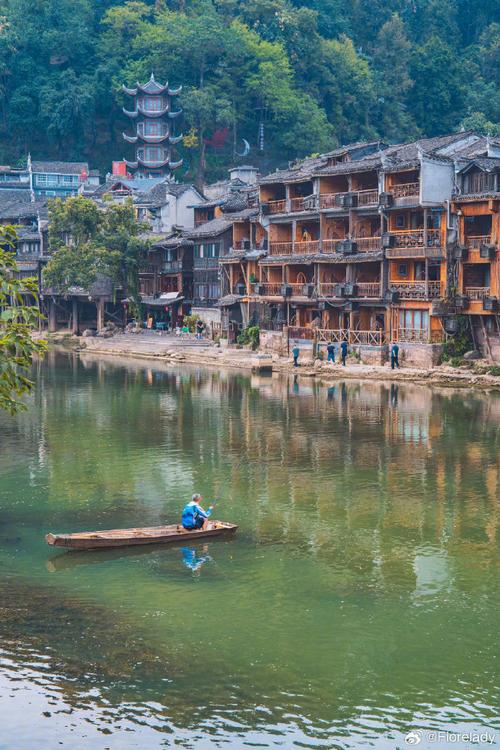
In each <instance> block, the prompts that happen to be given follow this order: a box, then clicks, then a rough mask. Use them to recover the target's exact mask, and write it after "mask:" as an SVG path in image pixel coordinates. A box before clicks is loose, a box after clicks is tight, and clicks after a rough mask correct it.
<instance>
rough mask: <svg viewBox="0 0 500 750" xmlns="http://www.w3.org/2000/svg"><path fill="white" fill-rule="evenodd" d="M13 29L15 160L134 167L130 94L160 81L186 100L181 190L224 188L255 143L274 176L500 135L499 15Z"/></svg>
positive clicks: (402, 4) (225, 2)
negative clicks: (192, 183) (288, 163)
mask: <svg viewBox="0 0 500 750" xmlns="http://www.w3.org/2000/svg"><path fill="white" fill-rule="evenodd" d="M0 14H1V15H2V16H3V18H2V19H0V20H1V22H0V92H1V95H2V96H1V99H2V105H1V106H2V110H1V113H0V158H1V160H2V161H10V162H11V163H15V162H16V161H17V160H18V159H20V158H23V157H24V156H25V155H26V153H27V151H28V150H31V152H32V154H33V155H34V156H38V157H40V156H53V157H57V158H68V159H77V158H82V157H85V158H88V159H89V160H90V162H91V163H92V166H99V167H101V168H102V169H104V170H107V169H109V166H110V160H111V158H116V159H120V158H121V157H122V156H123V155H126V154H127V153H128V154H129V155H131V151H130V147H128V146H127V145H126V144H125V143H124V142H123V140H122V138H121V132H122V130H127V129H129V127H130V126H129V124H128V123H127V121H126V118H125V117H124V116H123V115H122V113H121V106H122V105H123V104H124V103H125V101H124V97H123V94H122V93H121V84H122V83H123V82H126V83H128V84H129V85H131V84H133V83H134V82H135V81H136V80H137V79H139V80H144V79H147V78H148V77H149V75H150V72H151V70H154V72H155V74H156V77H157V78H158V79H159V80H163V79H166V78H168V79H169V80H170V82H171V83H172V84H178V83H182V84H183V85H184V91H183V94H182V96H181V105H182V107H183V109H184V119H183V123H182V127H183V130H184V132H185V133H187V134H188V138H187V141H186V145H185V147H184V149H183V151H184V157H185V167H184V168H183V169H181V171H180V172H179V176H180V177H181V178H182V177H187V178H193V177H196V175H198V178H199V179H201V177H202V176H203V173H204V172H205V166H206V168H207V170H208V175H209V176H211V177H213V176H216V175H220V174H222V173H223V170H224V169H225V167H227V166H228V165H229V164H230V163H234V162H235V161H237V156H236V154H237V153H240V152H241V150H242V143H243V141H242V139H243V138H245V139H247V140H248V141H249V143H250V145H251V152H250V154H249V155H248V156H246V157H244V159H245V161H253V162H254V163H256V164H258V166H260V168H261V169H262V170H266V169H270V168H272V167H274V165H275V164H277V163H283V162H284V161H285V160H286V159H291V158H294V157H299V156H304V155H307V154H310V153H311V152H319V151H321V150H325V149H328V148H331V147H333V146H334V145H335V144H336V143H346V142H349V141H354V140H357V139H363V138H372V137H381V138H384V139H387V140H389V141H392V142H394V141H400V140H403V139H407V138H411V137H414V136H419V135H429V136H432V135H436V134H439V133H443V132H445V131H449V130H451V129H454V128H458V127H460V126H462V125H463V126H466V127H471V126H472V127H476V128H478V129H480V130H482V131H484V132H490V133H492V134H498V133H500V97H499V68H500V33H499V32H500V24H498V23H495V19H498V17H499V2H498V0H370V2H367V0H352V2H349V3H345V2H340V0H213V2H212V1H211V0H156V2H153V1H152V0H149V2H138V1H133V2H119V1H118V0H0ZM128 103H129V102H128ZM261 125H263V133H264V147H263V150H262V151H260V150H259V128H260V126H261ZM221 130H222V131H226V132H225V136H226V140H225V143H224V144H223V145H220V142H221V141H224V137H222V138H219V146H218V147H216V146H215V145H214V141H213V140H212V138H213V134H214V132H215V131H221ZM219 135H220V132H219ZM206 141H209V143H208V144H207V143H206ZM242 158H243V157H242Z"/></svg>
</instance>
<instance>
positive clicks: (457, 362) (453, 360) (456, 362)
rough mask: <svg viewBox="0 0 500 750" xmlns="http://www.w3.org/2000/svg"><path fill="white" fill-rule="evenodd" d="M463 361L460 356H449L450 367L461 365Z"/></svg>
mask: <svg viewBox="0 0 500 750" xmlns="http://www.w3.org/2000/svg"><path fill="white" fill-rule="evenodd" d="M463 362H464V360H463V359H462V357H451V358H450V365H451V366H452V367H461V366H462V364H463Z"/></svg>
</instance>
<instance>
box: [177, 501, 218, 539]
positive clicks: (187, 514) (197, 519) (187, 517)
mask: <svg viewBox="0 0 500 750" xmlns="http://www.w3.org/2000/svg"><path fill="white" fill-rule="evenodd" d="M202 501H203V498H202V496H201V495H199V494H198V493H197V492H195V493H194V495H193V497H192V498H191V502H189V503H188V504H187V505H186V506H185V507H184V510H183V511H182V525H183V527H184V528H185V529H186V531H193V530H194V529H204V528H205V527H206V525H207V522H208V519H209V518H210V516H211V515H212V511H213V508H214V506H213V505H210V506H209V508H208V510H204V508H202V506H201V503H202Z"/></svg>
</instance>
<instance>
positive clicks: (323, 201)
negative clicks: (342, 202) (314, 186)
mask: <svg viewBox="0 0 500 750" xmlns="http://www.w3.org/2000/svg"><path fill="white" fill-rule="evenodd" d="M346 192H347V191H345V190H344V191H341V192H339V193H323V195H320V196H319V207H320V208H340V206H338V205H337V196H338V195H345V194H346Z"/></svg>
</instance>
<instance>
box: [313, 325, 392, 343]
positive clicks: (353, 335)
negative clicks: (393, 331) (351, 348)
mask: <svg viewBox="0 0 500 750" xmlns="http://www.w3.org/2000/svg"><path fill="white" fill-rule="evenodd" d="M316 338H317V341H318V342H329V341H333V343H334V344H340V343H341V342H342V341H347V343H348V344H357V345H358V346H383V344H385V343H386V341H387V334H386V333H385V331H356V330H354V329H347V328H337V329H329V328H317V329H316Z"/></svg>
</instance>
